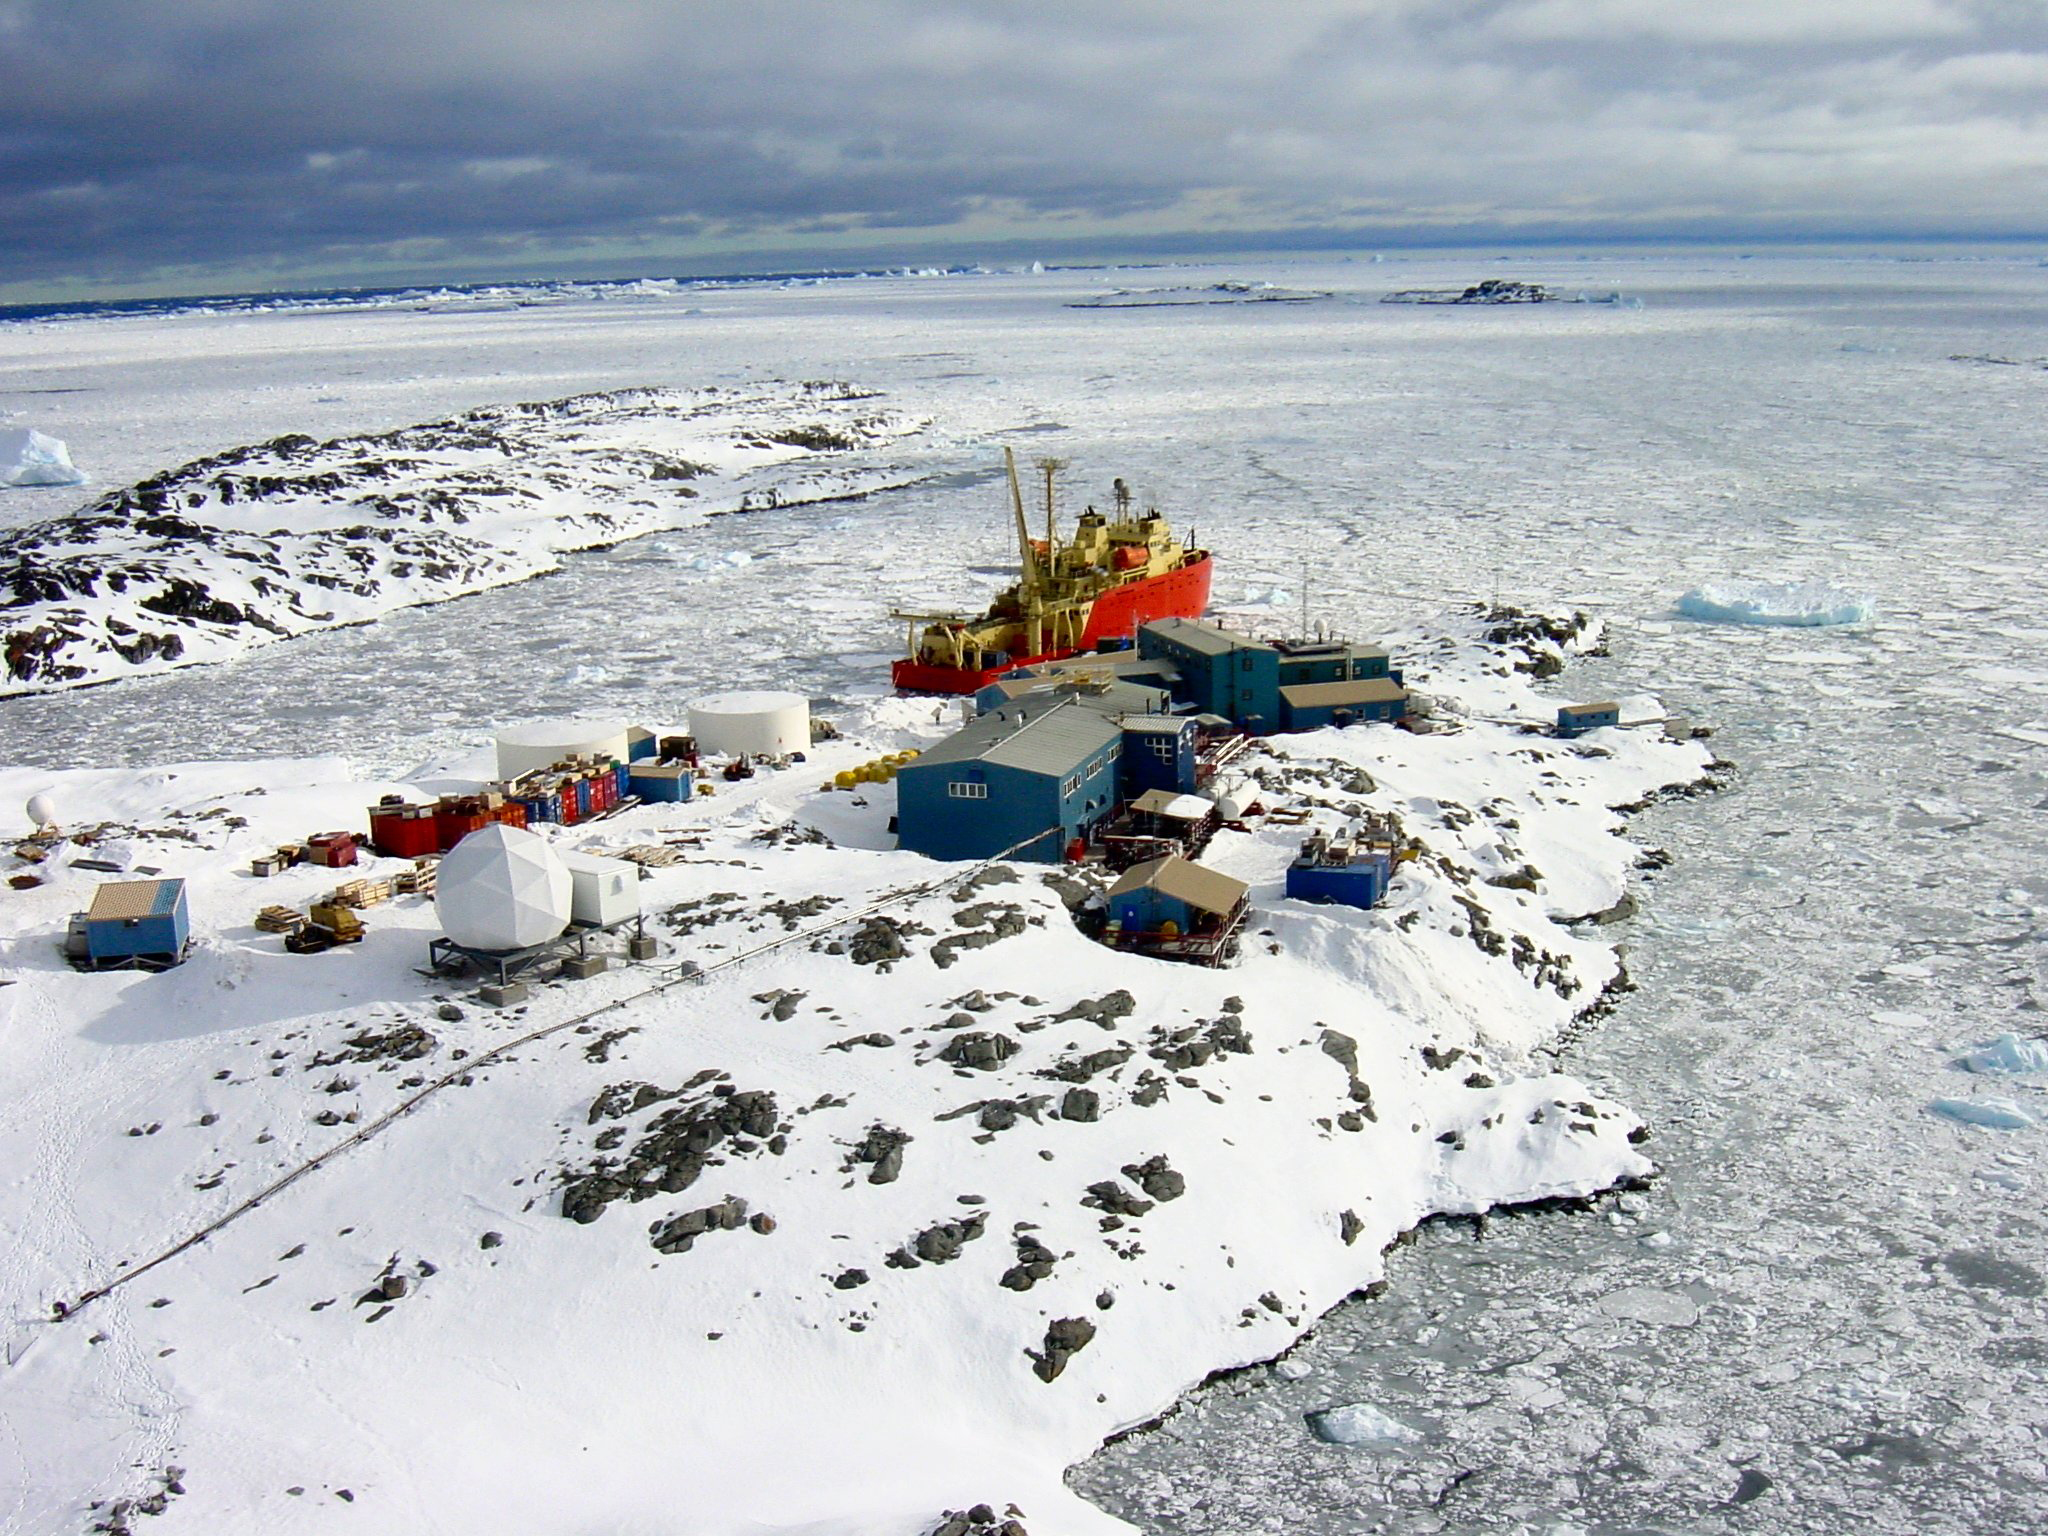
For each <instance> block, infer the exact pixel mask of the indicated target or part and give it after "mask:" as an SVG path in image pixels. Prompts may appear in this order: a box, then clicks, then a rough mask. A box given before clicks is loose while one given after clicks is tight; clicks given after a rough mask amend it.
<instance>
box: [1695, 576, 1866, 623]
mask: <svg viewBox="0 0 2048 1536" xmlns="http://www.w3.org/2000/svg"><path fill="white" fill-rule="evenodd" d="M1876 611H1877V605H1876V604H1875V603H1874V602H1872V601H1871V599H1870V598H1869V597H1866V596H1862V595H1860V594H1857V593H1853V592H1844V591H1842V590H1841V589H1840V588H1837V587H1831V586H1829V585H1827V583H1825V582H1819V581H1802V582H1772V581H1719V582H1709V583H1708V584H1707V585H1705V586H1702V587H1694V588H1693V589H1692V590H1691V591H1689V592H1687V593H1686V594H1685V595H1684V596H1683V597H1681V598H1680V599H1679V600H1678V612H1679V614H1680V616H1681V617H1684V618H1688V619H1699V620H1701V621H1703V622H1705V623H1708V624H1780V625H1788V626H1801V627H1814V626H1818V625H1823V624H1862V623H1864V622H1866V621H1867V620H1869V619H1870V618H1871V616H1872V615H1873V614H1875V613H1876Z"/></svg>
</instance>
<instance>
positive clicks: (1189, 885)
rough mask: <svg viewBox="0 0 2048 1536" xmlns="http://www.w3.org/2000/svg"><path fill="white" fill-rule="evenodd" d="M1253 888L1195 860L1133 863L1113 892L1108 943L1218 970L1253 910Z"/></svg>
mask: <svg viewBox="0 0 2048 1536" xmlns="http://www.w3.org/2000/svg"><path fill="white" fill-rule="evenodd" d="M1250 898H1251V887H1250V886H1248V885H1246V884H1245V883H1244V882H1243V881H1242V880H1233V879H1232V878H1231V877H1230V876H1229V875H1226V874H1222V873H1220V872H1219V871H1217V870H1213V869H1207V868H1204V867H1203V866H1202V865H1200V864H1196V863H1194V862H1193V861H1192V860H1189V859H1183V858H1179V857H1174V856H1169V857H1166V858H1163V859H1151V860H1148V861H1146V862H1145V863H1143V864H1134V865H1132V866H1131V867H1130V868H1129V869H1128V870H1126V871H1125V872H1124V877H1123V878H1122V879H1121V880H1119V881H1117V883H1116V884H1115V885H1113V886H1111V887H1110V889H1109V923H1108V927H1107V928H1106V929H1105V930H1104V931H1103V938H1104V940H1105V941H1106V942H1107V943H1109V944H1110V945H1112V946H1113V947H1115V948H1118V949H1135V950H1138V951H1139V952H1140V953H1142V954H1148V955H1156V956H1159V957H1161V958H1163V959H1170V960H1192V961H1195V962H1196V963H1198V964H1202V965H1219V964H1221V963H1222V962H1223V960H1224V959H1225V958H1227V957H1228V955H1229V954H1230V952H1231V950H1232V949H1233V948H1234V947H1235V945H1236V941H1237V935H1238V932H1239V930H1240V929H1242V928H1243V927H1244V920H1245V915H1246V913H1247V912H1249V911H1250V908H1251V899H1250Z"/></svg>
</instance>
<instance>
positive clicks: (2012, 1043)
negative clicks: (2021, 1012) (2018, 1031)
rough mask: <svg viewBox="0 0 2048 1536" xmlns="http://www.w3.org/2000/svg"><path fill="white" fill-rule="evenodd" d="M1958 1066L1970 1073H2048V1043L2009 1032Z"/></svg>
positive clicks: (1962, 1058)
mask: <svg viewBox="0 0 2048 1536" xmlns="http://www.w3.org/2000/svg"><path fill="white" fill-rule="evenodd" d="M1956 1065H1957V1066H1959V1067H1961V1068H1963V1070H1964V1071H1966V1072H2048V1040H2037V1039H2031V1038H2028V1037H2027V1036H2024V1035H2015V1034H2013V1033H2011V1032H2010V1031H2008V1032H2007V1033H2005V1034H2002V1035H2000V1036H1999V1037H1998V1038H1997V1039H1996V1040H1991V1041H1987V1042H1985V1043H1984V1044H1983V1045H1979V1046H1977V1047H1975V1048H1974V1049H1972V1050H1969V1051H1966V1052H1964V1053H1963V1054H1962V1055H1961V1056H1960V1057H1958V1058H1957V1059H1956Z"/></svg>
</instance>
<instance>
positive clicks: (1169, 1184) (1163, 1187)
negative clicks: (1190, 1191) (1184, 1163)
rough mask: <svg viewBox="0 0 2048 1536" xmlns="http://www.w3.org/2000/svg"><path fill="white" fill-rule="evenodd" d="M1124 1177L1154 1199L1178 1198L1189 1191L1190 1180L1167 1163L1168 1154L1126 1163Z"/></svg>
mask: <svg viewBox="0 0 2048 1536" xmlns="http://www.w3.org/2000/svg"><path fill="white" fill-rule="evenodd" d="M1123 1172H1124V1177H1125V1178H1127V1179H1129V1180H1130V1181H1131V1182H1132V1183H1134V1184H1136V1185H1137V1186H1138V1187H1139V1188H1140V1189H1142V1190H1144V1191H1145V1193H1146V1194H1148V1195H1150V1196H1151V1197H1152V1198H1153V1199H1154V1200H1162V1201H1163V1200H1178V1199H1179V1198H1180V1197H1181V1196H1182V1195H1184V1194H1186V1193H1187V1188H1188V1181H1187V1180H1186V1179H1185V1178H1183V1177H1181V1175H1179V1174H1178V1173H1175V1172H1174V1171H1173V1169H1171V1168H1169V1167H1168V1166H1167V1165H1166V1154H1165V1153H1163V1152H1162V1153H1160V1154H1159V1155H1158V1156H1156V1157H1148V1158H1146V1159H1145V1161H1144V1162H1142V1163H1126V1164H1125V1165H1124V1170H1123Z"/></svg>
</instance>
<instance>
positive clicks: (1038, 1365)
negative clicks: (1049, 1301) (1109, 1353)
mask: <svg viewBox="0 0 2048 1536" xmlns="http://www.w3.org/2000/svg"><path fill="white" fill-rule="evenodd" d="M1094 1338H1095V1325H1094V1324H1093V1323H1091V1322H1089V1321H1088V1319H1087V1318H1085V1317H1060V1318H1055V1319H1053V1321H1052V1323H1051V1325H1050V1326H1049V1327H1047V1329H1046V1330H1045V1350H1044V1352H1043V1353H1040V1352H1039V1351H1037V1350H1030V1349H1027V1350H1026V1351H1025V1352H1024V1353H1025V1354H1027V1355H1029V1356H1030V1357H1031V1369H1032V1370H1033V1371H1034V1372H1036V1373H1037V1376H1038V1379H1039V1380H1040V1381H1045V1382H1050V1381H1054V1380H1057V1379H1058V1377H1059V1374H1060V1372H1062V1371H1064V1370H1065V1369H1066V1368H1067V1362H1068V1361H1069V1360H1071V1359H1072V1358H1073V1357H1074V1356H1075V1355H1078V1354H1079V1353H1080V1352H1081V1351H1082V1350H1084V1349H1086V1348H1087V1347H1088V1345H1089V1344H1090V1343H1091V1342H1092V1341H1093V1340H1094Z"/></svg>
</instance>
